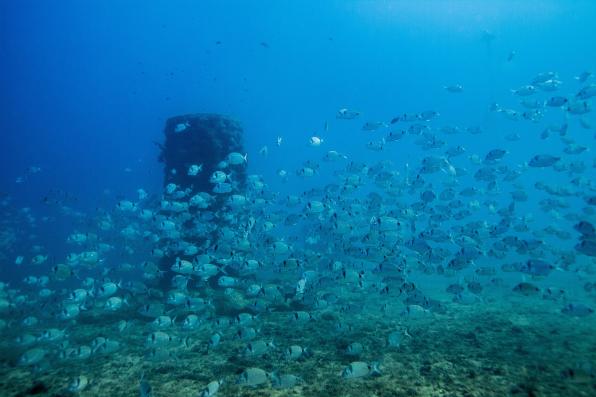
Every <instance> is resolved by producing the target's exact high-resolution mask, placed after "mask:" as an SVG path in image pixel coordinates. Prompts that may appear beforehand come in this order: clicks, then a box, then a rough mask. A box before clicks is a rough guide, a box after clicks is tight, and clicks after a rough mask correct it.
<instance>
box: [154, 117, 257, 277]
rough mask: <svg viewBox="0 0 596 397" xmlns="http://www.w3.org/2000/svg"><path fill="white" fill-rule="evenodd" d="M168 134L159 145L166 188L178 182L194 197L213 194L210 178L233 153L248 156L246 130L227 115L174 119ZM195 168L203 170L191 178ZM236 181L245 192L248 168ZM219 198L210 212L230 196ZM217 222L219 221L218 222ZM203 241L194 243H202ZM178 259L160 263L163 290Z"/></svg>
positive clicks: (240, 171)
mask: <svg viewBox="0 0 596 397" xmlns="http://www.w3.org/2000/svg"><path fill="white" fill-rule="evenodd" d="M164 133H165V142H164V143H163V144H160V145H159V146H160V147H161V154H160V156H159V161H161V162H163V163H164V179H163V184H164V187H165V186H166V185H168V184H170V183H174V184H176V185H177V186H178V189H179V190H185V189H189V190H190V196H192V195H194V194H196V193H199V192H206V193H209V194H213V193H212V191H213V184H212V183H211V182H209V178H210V177H211V174H212V173H213V172H214V171H216V170H218V169H219V168H218V165H219V163H220V162H221V161H222V160H225V159H226V157H227V155H228V154H229V153H231V152H239V153H244V146H243V130H242V127H241V126H240V124H239V123H238V122H237V121H235V120H233V119H231V118H229V117H226V116H222V115H218V114H208V113H197V114H186V115H182V116H175V117H171V118H169V119H168V120H167V121H166V126H165V129H164ZM192 165H197V166H201V165H202V170H201V171H200V172H199V173H198V174H196V175H194V176H191V175H188V170H189V167H191V166H192ZM224 171H225V170H224ZM234 181H235V182H236V183H237V187H238V188H239V189H240V190H243V189H244V187H245V186H246V171H245V169H244V167H237V169H236V170H235V175H234ZM215 196H216V200H215V202H214V203H213V205H212V206H211V207H210V208H209V210H210V211H217V210H218V209H220V208H221V206H222V205H223V204H224V202H225V198H226V197H227V196H226V195H223V196H226V197H222V195H215ZM214 221H215V222H217V219H215V220H214ZM215 238H216V236H204V239H211V240H212V241H214V240H215ZM203 241H204V240H202V241H193V243H197V244H200V243H202V242H203ZM175 259H176V258H172V257H164V258H162V259H161V260H160V262H159V268H160V269H161V270H162V271H163V272H164V274H163V277H162V282H161V283H160V284H161V286H162V287H163V288H168V287H169V283H170V280H171V278H172V276H173V275H174V274H173V272H172V271H171V270H170V267H171V266H172V264H173V263H174V260H175ZM185 259H189V260H192V258H185Z"/></svg>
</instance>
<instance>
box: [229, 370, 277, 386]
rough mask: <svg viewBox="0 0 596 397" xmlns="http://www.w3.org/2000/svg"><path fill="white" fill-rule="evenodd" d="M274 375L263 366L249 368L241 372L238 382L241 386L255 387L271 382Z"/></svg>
mask: <svg viewBox="0 0 596 397" xmlns="http://www.w3.org/2000/svg"><path fill="white" fill-rule="evenodd" d="M272 377H273V374H272V373H270V372H267V371H265V370H263V369H261V368H254V367H253V368H247V369H245V370H244V371H243V372H242V373H241V374H240V376H238V379H237V380H236V384H238V385H240V386H249V387H255V386H260V385H263V384H265V383H267V382H269V380H270V379H272Z"/></svg>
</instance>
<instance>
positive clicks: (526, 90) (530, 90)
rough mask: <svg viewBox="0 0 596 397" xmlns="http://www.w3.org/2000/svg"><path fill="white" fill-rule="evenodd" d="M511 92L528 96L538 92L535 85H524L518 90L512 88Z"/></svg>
mask: <svg viewBox="0 0 596 397" xmlns="http://www.w3.org/2000/svg"><path fill="white" fill-rule="evenodd" d="M511 93H512V94H514V95H517V96H528V95H532V94H534V93H536V87H534V86H533V85H524V86H522V87H520V88H518V89H516V90H511Z"/></svg>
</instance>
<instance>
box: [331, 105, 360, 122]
mask: <svg viewBox="0 0 596 397" xmlns="http://www.w3.org/2000/svg"><path fill="white" fill-rule="evenodd" d="M358 116H360V112H356V111H353V110H349V109H346V108H343V109H339V110H338V111H337V115H336V118H338V119H344V120H353V119H355V118H356V117H358Z"/></svg>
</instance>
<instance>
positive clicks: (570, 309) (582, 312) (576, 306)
mask: <svg viewBox="0 0 596 397" xmlns="http://www.w3.org/2000/svg"><path fill="white" fill-rule="evenodd" d="M561 313H563V314H567V315H570V316H575V317H586V316H589V315H590V314H592V313H594V309H592V308H591V307H588V306H586V305H585V304H583V303H568V304H567V305H565V307H563V309H561Z"/></svg>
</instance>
